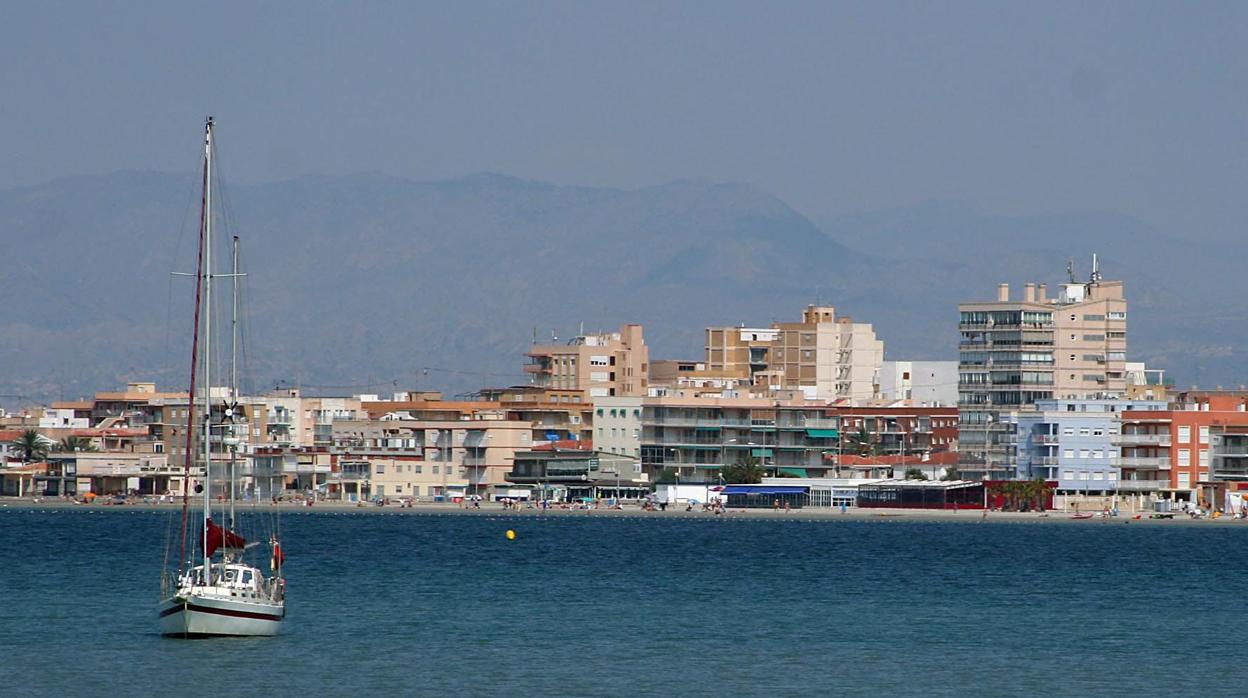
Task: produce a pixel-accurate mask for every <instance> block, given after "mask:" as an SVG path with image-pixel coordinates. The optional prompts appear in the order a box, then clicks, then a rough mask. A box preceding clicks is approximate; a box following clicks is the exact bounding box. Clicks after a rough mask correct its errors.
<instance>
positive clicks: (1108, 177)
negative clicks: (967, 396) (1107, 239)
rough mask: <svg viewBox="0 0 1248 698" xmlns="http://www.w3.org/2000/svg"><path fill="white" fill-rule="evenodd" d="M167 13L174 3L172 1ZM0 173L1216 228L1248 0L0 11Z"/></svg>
mask: <svg viewBox="0 0 1248 698" xmlns="http://www.w3.org/2000/svg"><path fill="white" fill-rule="evenodd" d="M174 5H177V7H175V6H174ZM0 61H2V66H3V67H0V88H2V92H0V146H2V147H3V158H0V187H9V186H14V185H19V184H29V183H36V182H40V181H44V180H48V179H52V178H56V177H61V176H66V175H73V174H84V173H99V172H108V171H113V170H117V169H160V170H171V171H183V172H185V171H190V170H191V169H193V168H194V167H195V164H196V161H197V158H198V153H197V142H198V138H199V136H198V131H199V128H200V122H201V119H202V117H203V115H205V114H208V113H211V114H214V115H215V116H216V117H217V119H218V121H219V124H220V126H219V134H220V138H221V141H222V162H223V165H224V168H225V172H226V175H227V176H228V177H230V178H232V179H236V180H242V181H261V180H272V179H281V178H287V177H291V176H296V175H300V174H342V173H351V172H358V171H381V172H387V173H392V174H396V175H402V176H406V177H412V178H416V179H434V178H442V177H448V176H456V175H461V174H466V173H472V172H479V171H487V170H488V171H497V172H503V173H508V174H513V175H517V176H521V177H526V178H535V179H542V180H547V181H552V182H557V183H575V184H593V185H609V186H620V187H637V186H646V185H650V184H658V183H662V182H666V181H670V180H673V179H682V178H697V179H712V180H740V181H746V182H751V183H754V184H756V185H758V186H760V187H762V188H764V189H766V190H768V191H771V192H773V193H775V194H777V195H779V196H780V197H782V198H784V199H785V200H786V201H788V202H789V203H790V204H792V205H793V206H795V207H796V208H798V209H799V210H801V211H802V212H804V213H806V214H808V215H810V216H812V217H814V218H816V219H827V218H830V217H833V216H835V215H837V214H838V213H844V212H851V211H861V210H867V209H873V208H880V207H886V206H893V205H900V204H908V203H914V202H919V201H925V200H930V199H960V200H963V201H966V202H969V203H971V204H973V205H975V206H978V207H981V208H984V209H987V210H991V211H999V212H1037V211H1055V210H1071V209H1097V210H1110V211H1117V212H1122V213H1126V214H1130V215H1134V216H1137V217H1139V218H1141V219H1143V220H1145V221H1147V222H1149V223H1152V224H1154V225H1156V226H1158V227H1159V228H1161V229H1163V230H1164V231H1166V232H1168V233H1170V234H1172V235H1175V236H1184V237H1188V236H1190V237H1196V238H1212V239H1232V238H1239V237H1241V235H1242V233H1241V221H1242V220H1243V219H1244V217H1245V216H1244V214H1245V207H1246V202H1248V196H1245V191H1246V189H1248V139H1246V138H1245V127H1246V125H1248V89H1246V88H1248V3H1242V2H1240V3H1178V2H1165V3H1146V2H1126V3H1100V2H1077V3H1053V2H1042V3H1036V2H1032V3H1026V4H1011V3H999V2H991V3H983V4H980V3H943V2H919V3H913V4H910V3H876V2H866V3H856V4H842V3H830V2H817V3H809V4H806V3H792V2H779V3H776V2H766V3H764V2H756V3H738V2H726V1H718V2H707V3H679V2H661V3H653V4H651V3H641V2H633V1H631V0H630V1H629V2H618V1H617V2H604V3H586V2H580V3H554V2H543V3H533V4H526V3H519V2H501V3H481V2H455V3H446V4H420V3H412V2H395V3H312V2H298V3H276V2H260V3H257V2H245V3H231V2H203V3H166V2H156V3H150V4H144V3H139V2H100V3H50V2H32V3H24V4H23V5H21V6H19V5H18V4H17V3H12V2H10V3H5V4H4V6H3V8H0Z"/></svg>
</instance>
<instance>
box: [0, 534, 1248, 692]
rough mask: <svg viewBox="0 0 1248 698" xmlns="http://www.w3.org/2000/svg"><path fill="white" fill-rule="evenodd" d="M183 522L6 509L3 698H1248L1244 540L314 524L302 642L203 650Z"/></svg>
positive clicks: (288, 540) (292, 568) (303, 553)
mask: <svg viewBox="0 0 1248 698" xmlns="http://www.w3.org/2000/svg"><path fill="white" fill-rule="evenodd" d="M168 516H169V514H168V513H167V512H148V511H137V510H105V509H72V510H64V511H53V512H42V511H25V510H4V511H0V540H2V541H3V545H0V603H2V604H3V606H2V608H3V611H2V612H0V646H2V647H0V649H2V651H3V655H2V656H3V662H4V666H5V678H4V679H3V681H4V683H3V684H0V685H4V686H8V687H10V688H20V689H21V691H22V692H23V693H26V692H34V693H39V694H51V693H56V694H71V695H78V694H99V693H104V692H121V693H124V694H138V693H142V694H160V695H175V694H181V695H206V694H209V693H214V694H219V693H237V694H239V695H250V694H255V693H277V694H279V695H290V694H296V693H303V694H305V695H313V694H315V695H324V694H342V695H346V694H359V693H364V694H394V693H398V692H403V693H409V694H425V695H473V694H475V695H490V696H501V695H539V694H550V695H656V694H660V693H671V694H679V695H684V694H689V695H707V694H723V695H794V694H820V695H827V694H829V693H851V694H857V693H867V692H870V693H876V694H879V695H896V694H902V693H909V694H920V695H933V694H938V695H984V694H996V695H1003V694H1035V693H1049V694H1084V695H1089V694H1115V695H1121V694H1127V693H1135V694H1137V695H1157V694H1160V693H1163V692H1174V693H1178V694H1182V695H1214V694H1222V693H1226V694H1230V693H1242V691H1240V690H1239V689H1238V687H1239V686H1240V685H1241V684H1242V681H1239V680H1238V679H1237V678H1235V677H1236V672H1237V671H1238V669H1237V667H1238V662H1239V660H1240V659H1241V658H1242V657H1243V656H1244V655H1243V650H1242V648H1243V646H1244V639H1245V637H1246V636H1248V633H1246V632H1245V630H1248V626H1246V625H1245V622H1246V621H1245V616H1244V613H1245V599H1246V598H1248V594H1246V593H1245V592H1248V581H1246V578H1245V574H1244V572H1243V571H1242V566H1243V563H1242V562H1241V560H1242V558H1243V556H1244V553H1245V550H1246V549H1248V546H1245V540H1248V538H1246V536H1248V526H1245V527H1235V526H1184V525H1174V526H1164V525H1160V526H1144V525H1139V524H1136V525H1134V526H1132V525H1122V524H1120V523H1115V524H1107V525H1071V524H1042V523H1029V524H1017V523H1015V524H993V523H989V524H978V523H960V522H959V523H939V522H908V521H899V520H896V519H893V520H880V521H870V522H864V521H852V522H851V521H835V520H832V521H818V520H815V521H811V520H770V519H761V520H760V519H726V520H725V519H712V518H706V519H685V518H648V519H640V518H622V517H621V518H613V517H592V516H585V517H577V516H552V517H548V518H538V517H531V516H523V517H503V516H501V515H498V516H463V515H387V514H356V513H337V514H335V513H328V512H327V513H306V514H305V513H300V514H292V515H290V516H287V517H285V518H284V527H285V542H284V545H283V547H284V548H285V549H286V550H287V551H288V552H287V554H288V556H289V558H288V561H287V566H286V573H287V577H288V592H289V596H288V604H289V607H288V619H287V623H286V628H285V631H284V635H282V636H280V637H278V638H273V639H256V640H251V639H241V640H201V641H183V640H170V639H165V638H161V637H160V636H158V635H157V634H156V632H155V605H156V603H157V601H158V599H157V596H158V574H159V567H160V563H161V553H162V545H163V539H164V535H165V531H166V527H167V524H168ZM509 528H511V529H515V530H516V532H517V534H518V536H517V539H516V540H515V541H508V540H507V539H506V537H505V535H504V534H505V531H506V530H507V529H509ZM5 692H6V693H7V692H8V691H5ZM9 694H10V695H15V693H9Z"/></svg>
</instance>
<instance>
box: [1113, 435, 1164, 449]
mask: <svg viewBox="0 0 1248 698" xmlns="http://www.w3.org/2000/svg"><path fill="white" fill-rule="evenodd" d="M1110 441H1111V442H1112V443H1116V444H1121V445H1123V446H1169V445H1170V434H1168V433H1167V434H1117V435H1114V436H1111V437H1110Z"/></svg>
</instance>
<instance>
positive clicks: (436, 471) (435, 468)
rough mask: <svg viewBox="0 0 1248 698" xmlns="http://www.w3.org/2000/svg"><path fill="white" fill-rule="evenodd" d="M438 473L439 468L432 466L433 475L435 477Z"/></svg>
mask: <svg viewBox="0 0 1248 698" xmlns="http://www.w3.org/2000/svg"><path fill="white" fill-rule="evenodd" d="M439 472H441V471H440V470H439V466H436V465H435V466H433V474H434V475H437V474H438V473H439Z"/></svg>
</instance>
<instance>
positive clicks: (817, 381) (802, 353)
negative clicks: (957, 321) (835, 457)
mask: <svg viewBox="0 0 1248 698" xmlns="http://www.w3.org/2000/svg"><path fill="white" fill-rule="evenodd" d="M883 362H884V343H883V342H882V341H880V340H879V339H876V336H875V329H874V328H872V326H871V325H870V324H869V323H863V322H854V321H853V320H851V319H850V318H847V317H837V316H836V311H835V310H834V309H833V308H831V307H829V306H816V305H810V306H807V307H806V309H805V310H803V311H802V320H801V322H777V323H772V325H771V327H768V328H761V329H760V328H749V327H708V328H706V370H707V371H708V372H712V373H716V374H720V375H725V376H737V377H740V378H742V379H746V380H748V381H749V382H750V383H752V384H753V385H755V386H758V387H763V388H769V389H772V390H802V391H803V392H805V393H806V394H807V397H808V398H809V399H819V400H838V399H842V400H851V401H867V400H870V399H872V397H874V395H875V386H876V382H877V380H878V378H879V372H880V366H881V364H883Z"/></svg>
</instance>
